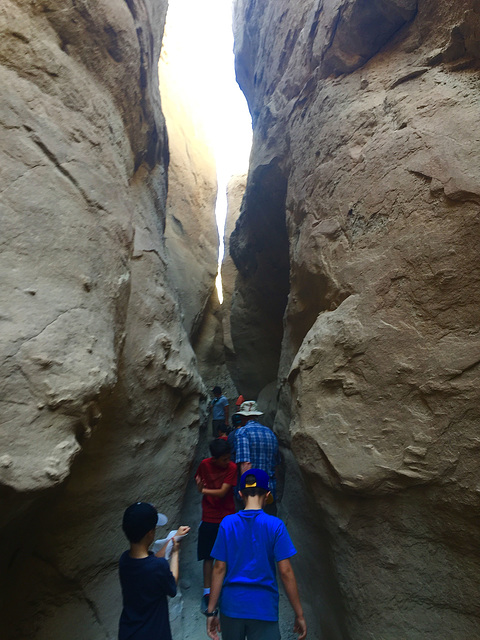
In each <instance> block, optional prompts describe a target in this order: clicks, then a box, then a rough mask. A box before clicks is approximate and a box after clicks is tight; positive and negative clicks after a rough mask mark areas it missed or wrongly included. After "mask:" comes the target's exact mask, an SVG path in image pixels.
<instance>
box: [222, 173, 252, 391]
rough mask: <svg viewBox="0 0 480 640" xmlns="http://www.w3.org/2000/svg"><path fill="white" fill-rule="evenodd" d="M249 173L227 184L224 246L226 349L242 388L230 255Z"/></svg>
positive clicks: (231, 366)
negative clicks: (233, 320) (233, 327)
mask: <svg viewBox="0 0 480 640" xmlns="http://www.w3.org/2000/svg"><path fill="white" fill-rule="evenodd" d="M246 182H247V175H246V174H240V175H236V176H232V178H230V180H229V182H228V185H227V216H226V220H225V233H224V238H223V241H224V246H225V253H224V256H223V261H222V290H223V302H222V325H223V336H224V338H223V339H224V350H225V358H226V361H227V365H228V369H229V371H230V375H231V376H232V377H233V379H234V380H235V381H236V383H237V386H238V388H239V389H241V388H242V380H241V379H239V377H238V373H239V368H238V367H237V366H236V353H235V348H234V346H233V341H232V331H231V315H232V302H233V301H232V298H233V295H234V293H235V282H236V279H237V274H238V271H237V268H236V266H235V263H234V262H233V260H232V256H231V255H230V236H231V235H232V233H233V230H234V229H235V225H236V223H237V220H238V217H239V215H240V209H241V206H242V200H243V196H244V193H245V186H246Z"/></svg>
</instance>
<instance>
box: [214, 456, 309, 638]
mask: <svg viewBox="0 0 480 640" xmlns="http://www.w3.org/2000/svg"><path fill="white" fill-rule="evenodd" d="M240 495H241V497H242V499H243V500H244V502H245V509H244V510H243V511H239V512H238V513H236V514H234V515H229V516H226V517H225V518H224V519H223V520H222V522H221V523H220V527H219V530H218V535H217V539H216V540H215V544H214V546H213V549H212V552H211V555H212V557H213V558H215V564H214V567H213V576H212V586H211V590H210V598H209V603H208V608H207V612H206V616H207V634H208V637H209V638H211V639H212V640H220V638H219V635H218V633H219V631H220V628H221V634H222V640H244V639H245V638H258V639H261V640H280V629H279V625H278V602H279V594H278V585H277V579H276V569H278V573H279V575H280V578H281V580H282V582H283V586H284V588H285V592H286V594H287V597H288V599H289V601H290V604H291V605H292V609H293V611H294V614H295V622H294V626H293V629H294V632H296V633H297V634H298V640H304V638H306V636H307V625H306V622H305V618H304V616H303V609H302V605H301V603H300V597H299V594H298V588H297V581H296V578H295V574H294V571H293V568H292V565H291V563H290V558H291V557H292V556H293V555H295V554H296V549H295V547H294V546H293V543H292V541H291V539H290V536H289V535H288V531H287V528H286V526H285V524H284V523H283V522H282V521H281V520H280V519H279V518H276V517H275V516H270V515H268V514H266V513H265V512H264V511H263V507H264V506H265V503H266V501H267V500H268V496H269V495H270V491H269V477H268V474H267V473H266V472H265V471H263V470H262V469H249V470H248V471H246V472H245V473H244V474H243V475H242V477H241V479H240ZM217 605H219V606H220V618H219V610H218V608H217Z"/></svg>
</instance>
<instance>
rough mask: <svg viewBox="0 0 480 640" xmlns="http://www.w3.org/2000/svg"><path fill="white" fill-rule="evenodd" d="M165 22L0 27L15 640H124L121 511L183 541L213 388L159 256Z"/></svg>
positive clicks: (9, 9) (10, 599)
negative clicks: (166, 520)
mask: <svg viewBox="0 0 480 640" xmlns="http://www.w3.org/2000/svg"><path fill="white" fill-rule="evenodd" d="M165 12H166V2H163V1H162V2H157V1H155V2H154V1H151V0H147V1H144V0H142V1H137V0H128V1H127V2H121V1H120V0H101V1H99V2H95V3H78V2H75V1H73V0H72V1H66V2H62V3H58V2H57V1H56V0H41V1H40V2H33V1H32V2H23V1H22V2H20V1H18V2H14V1H11V0H10V1H9V0H6V1H5V2H4V3H3V5H2V8H1V10H0V17H1V34H2V37H1V42H0V62H1V67H0V74H1V80H2V88H3V90H2V104H1V108H0V122H1V127H2V136H1V151H2V163H1V170H2V204H1V206H2V212H1V221H2V240H3V245H2V253H1V256H0V266H1V271H2V276H3V277H2V280H1V285H0V287H1V289H0V296H1V301H2V313H1V319H0V321H1V329H2V331H1V359H2V377H1V381H0V385H1V403H2V411H1V415H2V427H1V430H0V483H1V484H0V486H1V488H0V498H1V501H2V502H1V510H0V513H1V516H0V527H1V533H2V560H1V565H0V575H1V582H2V585H1V594H0V595H1V596H2V597H1V601H2V604H3V609H2V611H1V628H0V635H1V636H2V638H3V637H11V638H30V637H32V638H33V637H35V638H49V639H50V640H51V639H52V638H69V639H70V640H74V639H75V638H78V639H79V640H80V638H81V639H82V640H84V639H85V638H89V639H91V640H95V639H96V638H110V637H115V634H116V628H117V623H118V615H119V611H120V607H121V599H120V592H119V584H118V579H117V568H116V562H117V559H118V556H119V554H120V552H121V551H122V550H123V549H124V548H125V541H124V539H123V535H122V533H121V530H120V528H119V523H120V519H121V514H122V512H123V509H124V508H125V507H126V506H127V505H128V504H130V503H131V502H133V501H134V500H136V499H148V500H151V501H153V502H154V503H156V504H161V505H162V509H164V510H165V511H166V512H167V513H168V514H169V516H170V518H171V523H172V525H178V522H177V521H176V520H177V517H178V514H179V509H180V504H181V499H182V495H183V491H184V487H185V485H186V481H187V472H188V470H189V465H190V461H191V456H192V450H193V448H194V446H195V443H196V440H197V430H196V429H195V427H197V426H198V405H199V399H200V398H201V397H202V395H203V385H202V382H201V379H200V377H199V375H198V373H197V369H196V362H195V356H194V353H193V350H192V348H191V345H190V343H189V340H188V335H187V333H186V332H185V330H184V329H183V327H182V324H181V318H180V310H179V308H178V304H177V300H176V296H175V294H174V293H173V292H172V290H171V287H170V284H169V276H168V273H167V257H166V255H167V254H166V252H165V247H164V240H163V231H164V226H165V203H166V187H167V184H166V170H167V162H168V151H167V140H166V134H165V126H164V120H163V116H162V113H161V111H160V98H159V91H158V73H157V61H158V57H159V53H160V43H161V36H162V30H163V23H164V19H165ZM172 479H174V481H172Z"/></svg>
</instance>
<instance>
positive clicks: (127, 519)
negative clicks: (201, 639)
mask: <svg viewBox="0 0 480 640" xmlns="http://www.w3.org/2000/svg"><path fill="white" fill-rule="evenodd" d="M166 523H167V518H166V517H165V516H164V515H163V514H161V513H157V510H156V509H155V507H154V506H152V505H151V504H148V503H147V502H136V503H135V504H132V505H131V506H130V507H128V509H126V511H125V513H124V515H123V524H122V526H123V531H124V533H125V535H126V536H127V538H128V540H129V542H130V550H129V551H125V552H124V553H123V554H122V556H121V558H120V562H119V573H120V584H121V587H122V597H123V610H122V614H121V616H120V624H119V630H118V638H119V640H172V634H171V631H170V621H169V618H168V601H167V596H170V597H173V596H175V594H176V593H177V583H178V556H179V546H180V542H179V540H177V539H175V538H174V539H173V549H172V555H171V559H170V565H169V564H168V562H167V560H165V558H164V555H165V552H166V549H167V547H168V543H167V544H165V545H164V546H163V547H162V548H161V549H160V551H158V553H157V554H153V552H152V551H149V547H150V545H151V544H152V543H153V541H154V538H155V527H156V526H159V525H164V524H166ZM189 530H190V527H179V529H178V531H177V535H178V536H183V535H185V534H186V533H188V531H189Z"/></svg>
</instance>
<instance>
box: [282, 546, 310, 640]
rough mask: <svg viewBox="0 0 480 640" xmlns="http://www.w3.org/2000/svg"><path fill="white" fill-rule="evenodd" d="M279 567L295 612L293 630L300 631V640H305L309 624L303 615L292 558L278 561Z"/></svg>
mask: <svg viewBox="0 0 480 640" xmlns="http://www.w3.org/2000/svg"><path fill="white" fill-rule="evenodd" d="M277 567H278V572H279V574H280V578H281V580H282V582H283V586H284V587H285V593H286V594H287V597H288V599H289V600H290V604H291V605H292V609H293V612H294V614H295V623H294V626H293V630H294V631H295V632H296V633H298V640H303V639H304V638H306V637H307V624H306V622H305V618H304V617H303V609H302V605H301V603H300V597H299V595H298V587H297V580H296V579H295V574H294V572H293V568H292V565H291V563H290V559H289V558H286V559H285V560H280V561H279V562H277Z"/></svg>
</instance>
